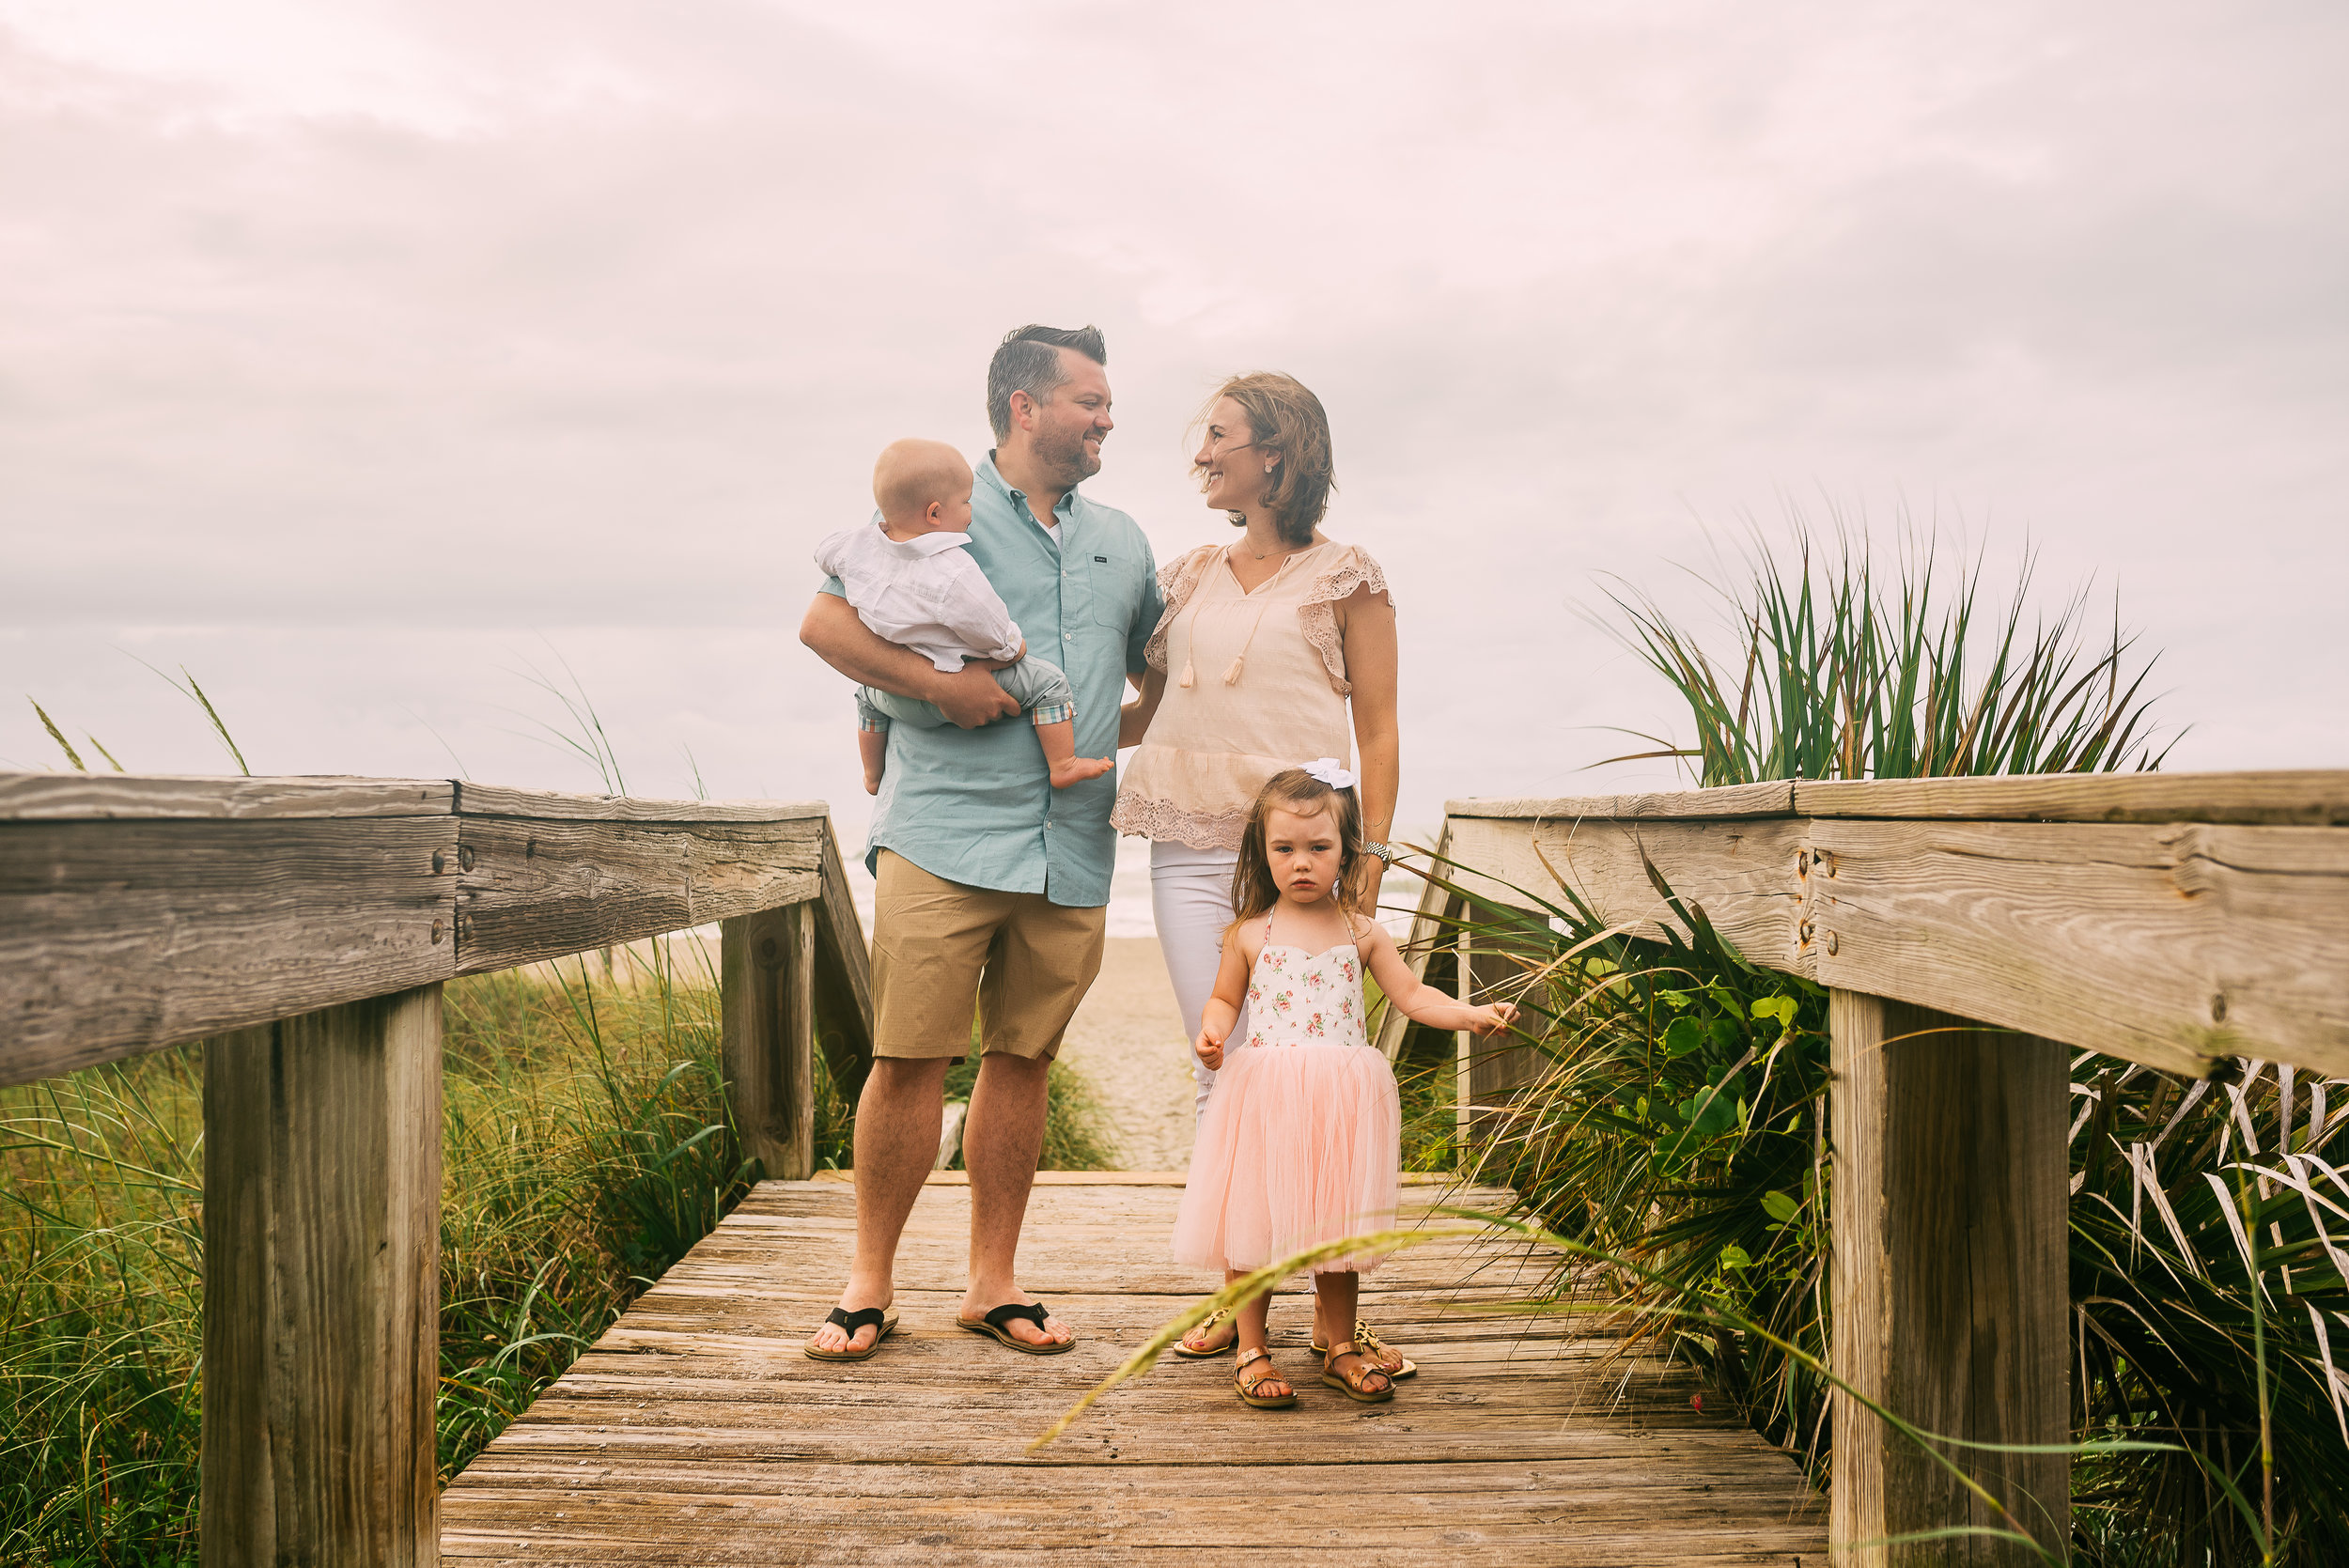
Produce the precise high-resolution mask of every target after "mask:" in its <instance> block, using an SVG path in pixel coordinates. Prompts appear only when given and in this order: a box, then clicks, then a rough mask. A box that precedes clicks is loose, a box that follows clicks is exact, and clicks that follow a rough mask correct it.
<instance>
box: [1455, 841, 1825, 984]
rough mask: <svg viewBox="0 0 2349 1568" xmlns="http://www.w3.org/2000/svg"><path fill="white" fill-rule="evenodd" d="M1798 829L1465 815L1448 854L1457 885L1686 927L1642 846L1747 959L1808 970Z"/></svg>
mask: <svg viewBox="0 0 2349 1568" xmlns="http://www.w3.org/2000/svg"><path fill="white" fill-rule="evenodd" d="M1806 829H1807V824H1804V823H1802V822H1799V821H1791V820H1781V821H1771V820H1761V821H1755V820H1750V819H1725V820H1719V821H1694V822H1639V823H1620V824H1619V823H1614V822H1604V821H1580V822H1575V821H1555V822H1550V821H1544V822H1533V821H1529V820H1515V821H1501V820H1492V819H1480V818H1465V819H1462V820H1460V821H1458V822H1455V823H1454V824H1452V830H1453V841H1452V842H1453V858H1454V859H1455V861H1457V862H1459V863H1460V867H1461V870H1460V872H1459V874H1458V877H1457V879H1458V881H1459V883H1460V885H1461V886H1462V887H1463V888H1466V889H1468V890H1469V891H1470V892H1471V893H1476V894H1477V895H1479V896H1480V897H1487V898H1490V899H1491V900H1493V901H1494V902H1495V903H1499V904H1507V905H1513V906H1516V907H1518V908H1532V907H1534V906H1535V903H1536V902H1537V901H1538V902H1539V903H1542V904H1548V905H1550V906H1554V907H1558V908H1570V907H1571V904H1572V900H1570V899H1569V898H1568V897H1567V891H1568V890H1571V892H1572V893H1574V894H1575V895H1576V896H1578V897H1579V898H1580V899H1581V900H1582V901H1583V902H1584V903H1585V904H1587V905H1588V906H1589V907H1590V908H1591V909H1592V911H1593V912H1594V913H1595V914H1597V915H1598V916H1599V917H1600V918H1601V919H1603V920H1605V921H1606V922H1607V923H1608V924H1631V925H1632V927H1633V929H1632V932H1631V934H1632V935H1634V936H1649V937H1652V936H1654V935H1656V934H1657V930H1658V926H1659V923H1660V922H1665V921H1670V922H1672V924H1673V925H1674V927H1675V928H1676V929H1682V930H1685V929H1686V928H1685V926H1682V925H1681V923H1680V922H1679V921H1678V920H1677V919H1676V917H1674V916H1673V915H1672V912H1671V909H1670V907H1669V906H1668V905H1667V904H1666V903H1665V901H1664V898H1663V896H1662V894H1660V893H1657V891H1656V887H1655V884H1654V883H1653V882H1652V881H1651V880H1650V879H1649V877H1648V874H1647V869H1646V866H1645V864H1643V863H1642V861H1641V856H1642V854H1644V855H1645V857H1646V858H1647V860H1648V861H1651V862H1654V864H1655V866H1656V869H1657V871H1658V872H1659V873H1660V874H1661V875H1662V876H1663V877H1664V880H1665V883H1666V885H1667V886H1669V887H1671V888H1672V891H1673V893H1675V894H1677V895H1678V896H1679V897H1680V898H1681V900H1682V901H1683V902H1684V903H1689V904H1695V905H1698V906H1700V907H1702V908H1703V910H1704V914H1705V918H1706V919H1708V920H1710V921H1711V922H1712V924H1713V926H1714V928H1715V929H1716V930H1718V931H1719V932H1720V934H1721V935H1722V936H1724V937H1726V938H1728V939H1729V940H1730V941H1731V942H1733V943H1735V945H1736V947H1737V949H1738V951H1739V952H1741V953H1743V954H1744V955H1746V956H1747V957H1748V958H1750V959H1751V960H1752V961H1753V962H1755V963H1757V964H1766V965H1767V966H1769V967H1770V968H1772V969H1782V970H1793V971H1795V972H1796V973H1798V974H1808V973H1810V972H1811V970H1812V960H1811V956H1810V954H1809V953H1808V952H1807V951H1805V949H1804V946H1803V942H1802V939H1801V925H1802V919H1803V916H1802V896H1803V881H1802V873H1801V862H1800V859H1799V857H1800V855H1801V853H1802V850H1803V847H1804V846H1805V844H1806V843H1807V842H1808V841H1807V837H1806ZM1471 868H1472V869H1471ZM1529 895H1530V896H1529Z"/></svg>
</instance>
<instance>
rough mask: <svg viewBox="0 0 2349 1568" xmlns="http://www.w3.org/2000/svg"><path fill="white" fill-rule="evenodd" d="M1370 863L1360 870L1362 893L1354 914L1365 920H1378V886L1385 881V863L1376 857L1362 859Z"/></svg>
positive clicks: (1367, 856) (1370, 856)
mask: <svg viewBox="0 0 2349 1568" xmlns="http://www.w3.org/2000/svg"><path fill="white" fill-rule="evenodd" d="M1362 858H1363V859H1364V860H1366V861H1368V862H1370V863H1369V864H1368V865H1366V866H1364V867H1363V868H1362V893H1361V898H1360V899H1359V900H1358V901H1357V902H1356V903H1355V905H1354V912H1355V913H1356V914H1359V915H1361V916H1362V917H1363V918H1364V919H1366V920H1377V918H1378V884H1379V883H1381V882H1383V881H1384V880H1386V876H1387V862H1384V861H1382V860H1380V859H1379V858H1378V857H1377V856H1376V855H1365V856H1363V857H1362Z"/></svg>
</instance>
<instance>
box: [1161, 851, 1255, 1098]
mask: <svg viewBox="0 0 2349 1568" xmlns="http://www.w3.org/2000/svg"><path fill="white" fill-rule="evenodd" d="M1238 863H1239V852H1238V851H1237V850H1234V849H1193V848H1192V847H1191V846H1190V845H1188V844H1174V843H1170V842H1168V841H1166V840H1164V839H1159V840H1155V841H1153V842H1152V844H1151V846H1150V912H1151V914H1152V915H1154V916H1155V917H1156V918H1157V920H1158V926H1159V951H1160V952H1162V953H1163V954H1165V955H1166V977H1167V979H1169V980H1171V981H1173V982H1174V984H1175V1006H1177V1007H1179V1008H1181V1009H1182V1011H1183V1031H1184V1034H1183V1040H1184V1046H1183V1048H1184V1050H1185V1051H1187V1052H1189V1051H1190V1047H1191V1045H1192V1044H1193V1043H1195V1042H1196V1041H1197V1040H1198V1038H1199V1018H1200V1015H1201V1014H1203V1013H1205V1012H1206V1010H1207V999H1208V998H1209V997H1211V996H1213V995H1214V994H1215V975H1216V970H1218V969H1219V968H1221V965H1222V962H1223V931H1224V928H1225V927H1226V926H1228V925H1230V924H1232V868H1233V867H1234V866H1236V865H1237V864H1238ZM1247 1037H1248V1009H1247V1007H1246V1006H1245V1005H1244V1004H1243V1005H1242V1006H1241V1008H1240V1015H1239V1021H1238V1022H1237V1023H1235V1024H1234V1025H1233V1026H1232V1043H1237V1042H1238V1041H1240V1040H1244V1039H1246V1038H1247ZM1190 1077H1191V1081H1192V1082H1193V1083H1195V1084H1197V1085H1198V1086H1199V1094H1198V1099H1197V1101H1196V1103H1195V1108H1194V1109H1195V1110H1199V1111H1204V1110H1206V1108H1207V1091H1208V1090H1209V1089H1212V1088H1213V1087H1215V1074H1214V1073H1213V1072H1212V1071H1210V1070H1209V1069H1208V1067H1207V1064H1206V1063H1204V1062H1202V1061H1200V1060H1199V1058H1198V1055H1197V1054H1196V1053H1195V1052H1193V1053H1191V1056H1190Z"/></svg>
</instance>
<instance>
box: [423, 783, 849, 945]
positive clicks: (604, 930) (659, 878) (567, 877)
mask: <svg viewBox="0 0 2349 1568" xmlns="http://www.w3.org/2000/svg"><path fill="white" fill-rule="evenodd" d="M459 820H460V827H459V833H460V835H461V836H460V839H459V863H460V865H461V867H462V870H461V872H460V874H459V877H458V885H457V904H456V909H457V965H458V972H459V973H460V974H478V973H482V972H484V971H486V970H502V969H511V968H513V967H514V966H515V965H517V964H526V963H531V962H534V961H536V960H538V959H541V958H555V957H560V956H562V955H565V954H569V953H579V952H583V951H584V950H586V949H588V948H594V947H604V946H609V945H613V944H615V943H618V942H625V941H632V940H635V939H638V938H641V937H652V936H659V935H660V934H661V933H662V932H666V931H677V930H682V929H684V928H685V927H687V926H690V925H698V924H704V923H706V922H708V921H712V920H723V919H726V918H730V917H733V916H736V915H741V914H747V913H749V912H751V911H752V910H754V909H757V908H773V907H775V906H778V905H781V904H786V903H792V902H797V901H799V900H801V899H807V898H813V897H815V896H817V893H818V892H819V891H820V881H819V872H818V865H819V857H820V853H821V847H820V840H821V837H822V833H823V823H822V822H821V820H820V819H817V820H808V819H799V820H790V821H784V822H774V823H750V822H742V823H723V822H721V823H661V822H613V821H594V820H589V821H560V820H556V821H545V820H537V819H533V818H522V817H505V816H465V817H463V818H460V819H459Z"/></svg>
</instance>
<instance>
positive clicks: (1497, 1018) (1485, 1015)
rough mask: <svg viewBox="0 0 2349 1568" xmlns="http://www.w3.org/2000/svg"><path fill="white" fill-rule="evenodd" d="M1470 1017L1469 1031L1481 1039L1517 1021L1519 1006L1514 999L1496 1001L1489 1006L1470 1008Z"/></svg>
mask: <svg viewBox="0 0 2349 1568" xmlns="http://www.w3.org/2000/svg"><path fill="white" fill-rule="evenodd" d="M1469 1017H1470V1023H1469V1032H1470V1034H1473V1035H1476V1036H1477V1037H1478V1038H1480V1039H1481V1038H1483V1037H1484V1036H1485V1035H1487V1034H1498V1033H1500V1032H1501V1031H1502V1030H1504V1029H1506V1028H1508V1027H1509V1026H1510V1025H1511V1024H1513V1023H1515V1022H1517V1003H1516V1002H1514V1001H1496V1002H1494V1003H1493V1004H1492V1005H1491V1006H1489V1007H1471V1008H1470V1009H1469Z"/></svg>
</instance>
